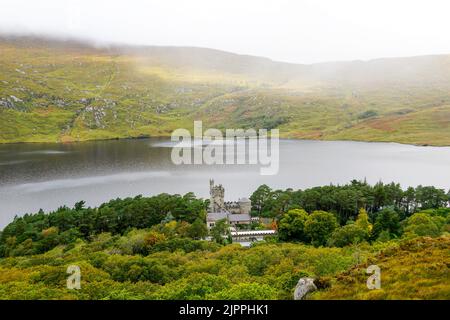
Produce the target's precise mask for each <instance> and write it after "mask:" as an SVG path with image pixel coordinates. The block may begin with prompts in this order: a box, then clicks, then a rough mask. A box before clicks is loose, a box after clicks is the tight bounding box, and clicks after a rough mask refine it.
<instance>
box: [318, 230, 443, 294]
mask: <svg viewBox="0 0 450 320" xmlns="http://www.w3.org/2000/svg"><path fill="white" fill-rule="evenodd" d="M449 248H450V237H448V236H443V237H441V238H437V239H432V238H420V239H415V240H411V241H406V242H403V243H401V244H400V246H399V247H394V248H389V249H387V250H384V251H382V252H381V253H380V254H378V255H376V256H374V257H372V258H370V259H369V260H368V261H367V262H366V263H364V264H361V265H357V266H355V267H353V268H351V269H350V270H348V271H346V272H344V273H341V274H339V275H338V276H337V277H335V279H334V280H333V284H332V286H331V288H329V289H327V290H324V291H319V292H316V293H314V294H313V295H312V298H313V299H363V300H366V299H445V300H449V299H450V269H449V267H450V263H449V262H450V250H449ZM371 264H376V265H378V266H379V267H380V270H381V288H380V289H375V290H368V289H367V287H366V279H367V277H368V275H367V274H366V272H365V271H366V268H367V267H368V266H369V265H371Z"/></svg>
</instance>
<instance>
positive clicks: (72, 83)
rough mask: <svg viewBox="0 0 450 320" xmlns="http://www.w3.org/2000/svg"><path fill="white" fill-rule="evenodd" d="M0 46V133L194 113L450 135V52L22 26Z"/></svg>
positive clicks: (95, 132)
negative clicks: (199, 40) (138, 37)
mask: <svg viewBox="0 0 450 320" xmlns="http://www.w3.org/2000/svg"><path fill="white" fill-rule="evenodd" d="M0 56H1V59H0V104H1V103H2V101H3V106H2V105H0V143H9V142H40V141H50V142H59V141H74V140H90V139H107V138H122V137H138V136H148V135H151V136H165V135H170V133H171V132H172V130H173V129H175V128H179V127H184V128H191V127H192V122H193V120H200V119H201V120H203V121H204V122H206V125H208V126H214V127H219V128H225V127H227V128H239V127H244V128H248V127H255V128H274V127H278V128H280V133H281V135H282V136H283V137H288V138H305V139H343V140H346V139H351V140H364V141H396V142H403V143H412V144H430V145H450V130H449V129H450V56H436V57H418V58H408V59H406V58H405V59H384V60H375V61H372V62H367V63H362V62H354V63H335V64H318V65H312V66H302V65H290V64H285V63H278V62H273V61H270V60H268V59H264V58H257V57H249V56H239V55H234V54H229V53H224V52H220V51H216V50H209V49H198V48H158V47H149V48H110V49H94V48H92V47H89V46H87V45H84V44H80V43H74V42H71V43H60V42H58V41H48V40H42V39H29V38H19V39H13V40H11V39H9V40H8V39H6V38H4V39H1V38H0ZM13 97H14V98H13ZM15 98H18V99H20V100H16V99H15ZM1 99H3V100H1ZM15 100H16V101H15ZM5 103H8V105H7V106H6V105H5ZM11 103H12V104H13V105H11ZM367 111H373V112H372V113H371V115H370V116H369V117H365V116H364V113H365V112H367Z"/></svg>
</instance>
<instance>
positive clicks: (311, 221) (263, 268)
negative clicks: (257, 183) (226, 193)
mask: <svg viewBox="0 0 450 320" xmlns="http://www.w3.org/2000/svg"><path fill="white" fill-rule="evenodd" d="M362 190H364V191H365V192H369V194H370V193H371V192H375V191H376V192H375V194H376V195H377V197H375V198H374V199H377V200H376V205H375V204H374V202H366V203H363V202H361V200H360V199H359V198H357V199H356V201H355V203H356V204H357V205H358V207H360V208H359V210H357V212H356V214H353V207H345V206H343V205H342V203H340V202H339V201H338V202H336V203H333V202H324V203H326V204H327V205H328V206H329V207H327V209H328V211H325V210H324V209H325V207H323V206H324V203H322V202H320V201H318V202H312V201H311V198H310V197H309V196H308V195H310V194H311V193H313V194H316V195H317V194H318V195H319V196H317V198H316V199H321V197H320V195H322V192H323V194H325V193H327V194H328V196H329V197H331V198H333V195H334V194H340V195H342V194H345V195H347V196H349V197H350V198H351V199H353V200H355V199H354V198H352V197H353V196H354V194H353V192H356V194H358V195H360V196H361V197H364V198H365V197H367V194H365V193H364V192H363V191H362ZM408 190H409V193H408V191H401V189H400V190H398V189H397V187H396V185H394V184H393V185H382V184H378V185H377V186H369V185H367V184H366V183H361V182H355V181H354V182H352V183H351V184H349V185H345V186H326V187H321V188H313V189H307V190H299V191H292V190H287V191H285V192H281V191H272V190H271V189H270V188H269V187H267V186H261V187H260V188H258V190H257V191H255V193H254V194H253V195H252V200H255V202H254V206H253V214H254V215H258V214H260V215H263V216H265V217H272V218H273V219H274V222H273V223H272V224H270V223H269V224H268V225H271V226H273V227H276V228H278V237H274V238H269V239H267V241H265V242H260V243H255V244H254V245H253V246H252V247H251V248H243V247H241V246H240V245H239V244H229V241H227V240H226V239H224V237H223V235H224V233H225V232H226V229H227V225H226V223H225V222H224V223H222V224H220V223H218V225H220V227H218V228H215V229H213V230H211V237H212V240H213V241H205V240H203V239H204V238H205V236H206V235H207V230H206V225H205V212H206V211H205V208H207V206H208V202H207V201H204V200H202V199H197V198H195V197H194V196H193V195H192V194H190V193H188V194H186V195H184V196H180V195H167V194H161V195H158V196H153V197H142V196H138V197H135V198H127V199H116V200H111V201H110V202H108V203H105V204H102V205H101V206H99V207H98V208H86V207H85V204H84V202H82V201H81V202H78V203H76V204H75V206H74V207H73V208H67V207H61V208H59V209H58V210H56V211H54V212H50V213H48V214H47V213H44V212H42V211H40V212H38V213H36V214H27V215H25V216H23V217H16V218H15V219H14V221H13V222H11V223H10V224H9V225H8V226H6V227H5V228H4V229H3V230H2V232H1V234H0V255H1V257H2V258H0V298H1V299H291V298H292V294H293V290H294V288H295V285H296V283H297V281H298V279H299V278H300V277H303V276H311V277H314V278H315V279H316V282H317V284H318V287H319V289H320V290H319V293H317V294H315V295H314V298H320V297H326V298H328V297H335V298H341V297H350V298H361V297H364V298H370V297H372V298H398V297H400V296H399V294H400V293H401V292H402V290H400V289H399V288H398V287H399V286H401V285H403V282H402V280H401V279H400V280H398V279H397V280H392V281H388V283H390V284H389V286H387V288H392V290H397V291H398V292H397V293H396V294H390V293H385V294H382V295H380V296H377V295H374V294H372V295H374V296H371V294H370V293H361V290H363V289H362V288H363V287H362V286H363V285H365V282H361V283H359V282H358V283H357V284H355V287H351V288H347V289H346V290H345V294H344V293H339V294H336V290H340V289H335V288H340V286H342V283H341V282H339V281H340V279H344V280H345V279H347V276H346V272H347V273H349V272H350V273H352V272H354V271H353V270H356V269H357V270H359V269H361V268H363V267H364V266H365V265H367V264H368V263H369V262H371V263H373V262H374V261H378V260H377V259H381V260H380V264H381V265H382V266H383V267H384V268H392V270H395V268H394V267H392V265H396V263H398V262H396V261H395V259H397V258H398V257H397V256H396V255H395V254H394V255H390V254H388V253H389V252H400V254H401V256H402V257H403V258H402V259H404V260H402V263H405V262H407V260H408V259H415V257H416V255H417V254H419V253H418V247H419V243H421V241H425V243H426V244H425V245H426V246H427V248H429V250H431V251H432V253H431V256H430V259H428V260H426V261H425V260H424V259H425V258H424V257H423V256H422V255H420V257H419V258H420V259H422V260H423V263H422V262H421V267H420V272H419V274H420V275H419V276H420V277H423V278H430V280H429V281H428V280H427V281H428V282H427V286H430V287H433V286H435V285H436V286H438V285H437V284H438V283H439V282H442V281H445V279H443V278H442V277H444V276H445V271H447V272H448V265H444V264H442V263H441V262H440V261H441V260H439V259H445V254H447V256H448V252H447V253H444V252H443V251H445V250H447V251H448V232H449V231H450V215H449V213H450V208H444V207H445V206H446V205H447V203H448V197H447V195H446V194H445V192H443V191H442V190H439V189H434V188H426V187H418V188H416V189H408ZM412 190H414V196H411V194H412ZM424 190H426V191H424ZM263 191H264V192H263ZM394 191H395V192H394ZM394 194H395V195H396V196H395V197H392V196H391V195H394ZM423 194H427V195H428V197H427V198H426V199H425V198H422V197H423ZM380 195H384V196H383V197H382V198H379V197H380ZM408 195H409V196H411V197H410V198H408V199H409V200H408V201H409V202H408V203H409V204H408V205H405V199H406V198H405V197H407V196H408ZM446 197H447V198H446ZM335 199H339V200H340V201H343V202H345V201H346V200H345V198H343V197H336V198H335ZM380 199H382V200H380ZM431 199H433V200H432V201H431ZM323 201H326V199H323ZM391 201H394V202H395V203H396V204H397V205H396V204H395V203H394V204H392V203H391ZM313 203H314V206H313ZM368 203H370V204H371V205H368ZM364 204H365V205H364ZM306 208H307V209H308V210H306ZM336 208H339V209H340V210H337V209H336ZM344 208H345V209H344ZM347 210H349V211H347ZM367 210H369V211H367ZM350 212H351V214H350ZM424 236H425V237H433V238H434V239H436V240H430V238H425V240H420V239H424V238H418V237H424ZM417 239H419V240H417ZM411 243H413V245H411ZM433 243H436V245H434V244H433ZM445 244H447V247H446V246H445ZM405 246H406V247H405ZM405 248H413V249H414V250H411V252H409V251H408V250H409V249H405ZM390 250H391V251H390ZM392 250H393V251H392ZM427 250H428V249H427ZM439 254H441V255H439ZM422 260H421V261H422ZM431 264H437V265H439V268H438V269H437V271H436V272H435V271H430V272H429V273H428V274H427V273H426V272H427V268H430V267H431ZM69 265H77V266H79V267H80V269H81V272H82V285H81V289H80V290H69V289H67V288H66V279H67V276H68V275H67V274H66V270H67V267H68V266H69ZM355 268H356V269H355ZM358 268H359V269H358ZM398 268H400V267H398ZM445 268H446V269H445ZM349 270H350V271H349ZM399 270H400V269H399ZM395 272H397V271H395ZM398 272H400V271H398ZM447 276H448V274H447ZM437 277H438V278H437ZM360 278H362V276H360ZM357 279H359V278H357ZM388 279H389V278H388ZM345 281H347V280H345ZM358 281H359V280H358ZM361 281H362V280H361ZM364 281H365V280H364ZM424 281H425V280H424ZM346 285H347V286H351V283H347V284H346ZM355 290H356V291H355ZM366 290H367V289H366ZM446 290H448V288H447V287H446V286H443V285H439V286H438V289H437V290H436V292H435V293H434V294H432V289H431V288H430V289H429V290H428V293H427V294H418V295H415V294H414V293H410V294H407V295H405V296H404V297H403V298H415V297H418V298H443V297H446V294H447V293H445V292H447V291H446ZM400 298H402V297H400Z"/></svg>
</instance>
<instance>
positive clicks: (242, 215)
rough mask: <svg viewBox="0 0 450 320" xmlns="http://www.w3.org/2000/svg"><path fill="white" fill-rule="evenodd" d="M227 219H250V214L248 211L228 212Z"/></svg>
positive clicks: (233, 220)
mask: <svg viewBox="0 0 450 320" xmlns="http://www.w3.org/2000/svg"><path fill="white" fill-rule="evenodd" d="M228 220H229V221H230V222H239V221H250V220H251V218H250V215H249V214H248V213H236V214H229V215H228Z"/></svg>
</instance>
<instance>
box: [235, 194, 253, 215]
mask: <svg viewBox="0 0 450 320" xmlns="http://www.w3.org/2000/svg"><path fill="white" fill-rule="evenodd" d="M238 203H239V209H240V212H241V213H245V214H250V211H251V210H252V202H251V201H250V199H247V198H241V199H239V201H238Z"/></svg>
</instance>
